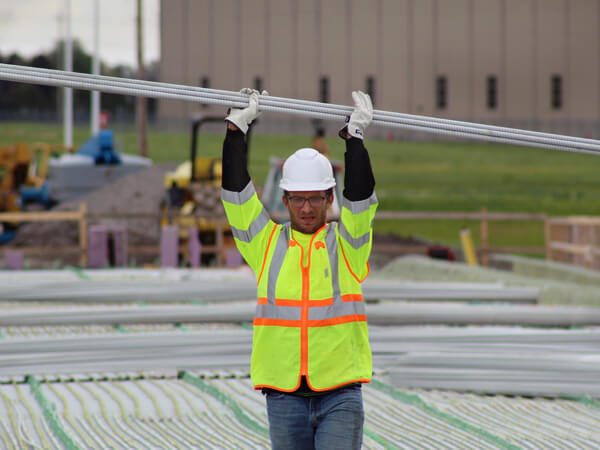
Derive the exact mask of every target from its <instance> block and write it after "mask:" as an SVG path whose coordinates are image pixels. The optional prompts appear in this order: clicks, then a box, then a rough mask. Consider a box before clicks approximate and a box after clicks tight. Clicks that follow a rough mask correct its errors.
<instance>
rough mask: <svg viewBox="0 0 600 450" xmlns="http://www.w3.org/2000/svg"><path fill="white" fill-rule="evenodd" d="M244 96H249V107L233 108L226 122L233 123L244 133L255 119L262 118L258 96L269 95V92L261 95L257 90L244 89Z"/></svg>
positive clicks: (242, 91) (263, 92)
mask: <svg viewBox="0 0 600 450" xmlns="http://www.w3.org/2000/svg"><path fill="white" fill-rule="evenodd" d="M240 93H242V94H248V96H249V97H248V106H247V107H246V108H244V109H238V108H231V109H230V110H229V112H228V115H227V117H225V120H227V121H228V122H231V123H232V124H234V125H235V126H236V127H238V128H239V129H240V130H241V131H242V133H244V134H246V133H247V132H248V126H249V125H250V124H251V123H252V121H253V120H254V119H256V118H257V117H258V116H260V114H261V113H259V112H258V96H259V95H269V93H268V92H267V91H262V94H260V93H259V92H258V91H257V90H256V89H250V88H244V89H242V90H241V91H240Z"/></svg>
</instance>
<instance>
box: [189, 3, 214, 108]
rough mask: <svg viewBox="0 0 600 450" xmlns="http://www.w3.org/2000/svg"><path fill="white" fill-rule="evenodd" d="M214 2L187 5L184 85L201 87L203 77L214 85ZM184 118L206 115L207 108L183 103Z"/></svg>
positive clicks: (196, 104) (197, 104)
mask: <svg viewBox="0 0 600 450" xmlns="http://www.w3.org/2000/svg"><path fill="white" fill-rule="evenodd" d="M213 3H214V0H192V1H190V2H189V3H188V11H187V24H186V26H187V30H188V36H189V40H188V42H187V43H186V45H187V52H186V53H187V55H188V60H187V61H186V63H185V66H184V68H185V69H186V74H185V79H186V81H185V84H187V85H189V86H201V80H202V78H203V77H208V79H209V80H210V84H211V86H212V85H213V84H214V81H215V80H214V75H213V73H212V65H213V59H214V51H215V49H214V42H213V38H214V30H213V29H214V23H213V21H212V20H211V16H212V14H213ZM185 103H186V104H187V107H186V118H189V117H191V116H192V115H193V114H195V113H199V112H204V113H207V112H208V110H209V108H207V107H206V106H205V105H201V104H199V103H191V102H185Z"/></svg>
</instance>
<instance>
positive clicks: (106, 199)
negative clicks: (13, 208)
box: [11, 163, 177, 247]
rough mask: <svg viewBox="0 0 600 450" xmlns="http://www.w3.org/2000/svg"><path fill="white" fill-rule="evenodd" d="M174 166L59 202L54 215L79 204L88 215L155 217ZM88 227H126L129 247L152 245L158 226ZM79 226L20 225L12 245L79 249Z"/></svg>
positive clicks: (116, 221) (132, 222)
mask: <svg viewBox="0 0 600 450" xmlns="http://www.w3.org/2000/svg"><path fill="white" fill-rule="evenodd" d="M176 166H177V163H161V164H156V165H154V166H151V167H148V168H145V169H141V170H139V171H137V172H135V173H132V174H130V175H126V176H124V177H122V178H120V179H118V180H116V181H114V182H113V183H110V184H107V185H106V186H104V187H102V188H100V189H97V190H95V191H94V192H92V193H90V194H88V195H85V196H82V197H79V198H77V199H73V200H69V201H66V202H62V203H60V204H58V205H56V206H55V207H54V208H52V210H53V211H73V210H77V209H78V208H79V204H80V203H81V202H85V203H86V204H87V208H88V212H89V214H91V215H93V214H103V213H109V214H130V213H133V214H158V213H159V207H160V202H161V199H162V198H163V197H164V195H165V189H164V175H165V173H166V172H168V171H171V170H173V169H174V168H175V167H176ZM88 223H89V225H104V226H108V227H110V226H115V225H121V226H126V227H127V234H128V241H129V245H147V244H148V245H155V244H156V243H157V241H158V238H159V230H160V224H159V219H158V217H155V218H135V219H131V218H128V219H123V218H109V217H107V218H90V219H89V221H88ZM78 236H79V231H78V225H77V223H75V222H31V223H26V224H23V225H21V226H20V227H19V228H18V229H17V232H16V236H15V239H14V240H13V241H12V242H11V245H16V246H25V245H27V246H42V247H60V246H71V245H78Z"/></svg>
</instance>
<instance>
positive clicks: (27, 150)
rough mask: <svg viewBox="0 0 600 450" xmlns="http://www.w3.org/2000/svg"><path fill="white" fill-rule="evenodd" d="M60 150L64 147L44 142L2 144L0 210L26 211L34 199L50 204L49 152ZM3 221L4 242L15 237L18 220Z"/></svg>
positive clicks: (43, 203) (37, 202)
mask: <svg viewBox="0 0 600 450" xmlns="http://www.w3.org/2000/svg"><path fill="white" fill-rule="evenodd" d="M57 151H64V147H63V146H52V145H49V144H46V143H42V142H36V143H34V144H31V145H29V144H26V143H17V144H13V145H7V146H3V147H0V212H16V211H23V210H25V209H26V205H28V204H31V203H35V204H36V205H41V206H42V207H48V206H50V199H49V197H48V189H47V185H46V176H47V174H48V161H49V159H50V156H51V154H53V153H54V152H57ZM0 225H2V231H0V242H3V241H7V240H10V239H11V238H12V230H14V228H15V227H16V226H17V225H18V223H17V222H5V223H2V224H0Z"/></svg>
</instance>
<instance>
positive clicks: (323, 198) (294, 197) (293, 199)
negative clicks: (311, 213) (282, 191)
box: [286, 194, 329, 209]
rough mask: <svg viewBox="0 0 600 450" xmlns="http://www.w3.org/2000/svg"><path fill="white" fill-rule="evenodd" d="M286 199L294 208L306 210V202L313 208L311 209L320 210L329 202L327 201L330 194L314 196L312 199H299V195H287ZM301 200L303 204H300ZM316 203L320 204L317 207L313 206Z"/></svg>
mask: <svg viewBox="0 0 600 450" xmlns="http://www.w3.org/2000/svg"><path fill="white" fill-rule="evenodd" d="M286 198H287V199H288V202H289V204H290V206H291V207H292V208H296V209H302V208H304V205H305V204H306V202H308V204H309V205H310V206H311V208H320V207H321V206H323V204H324V203H325V202H326V201H327V199H328V198H329V195H328V194H325V195H314V196H312V197H299V196H297V195H286ZM300 200H302V203H298V202H299V201H300ZM316 201H318V203H317V204H316V205H315V204H313V203H314V202H316ZM294 203H298V204H297V205H295V204H294Z"/></svg>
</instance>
